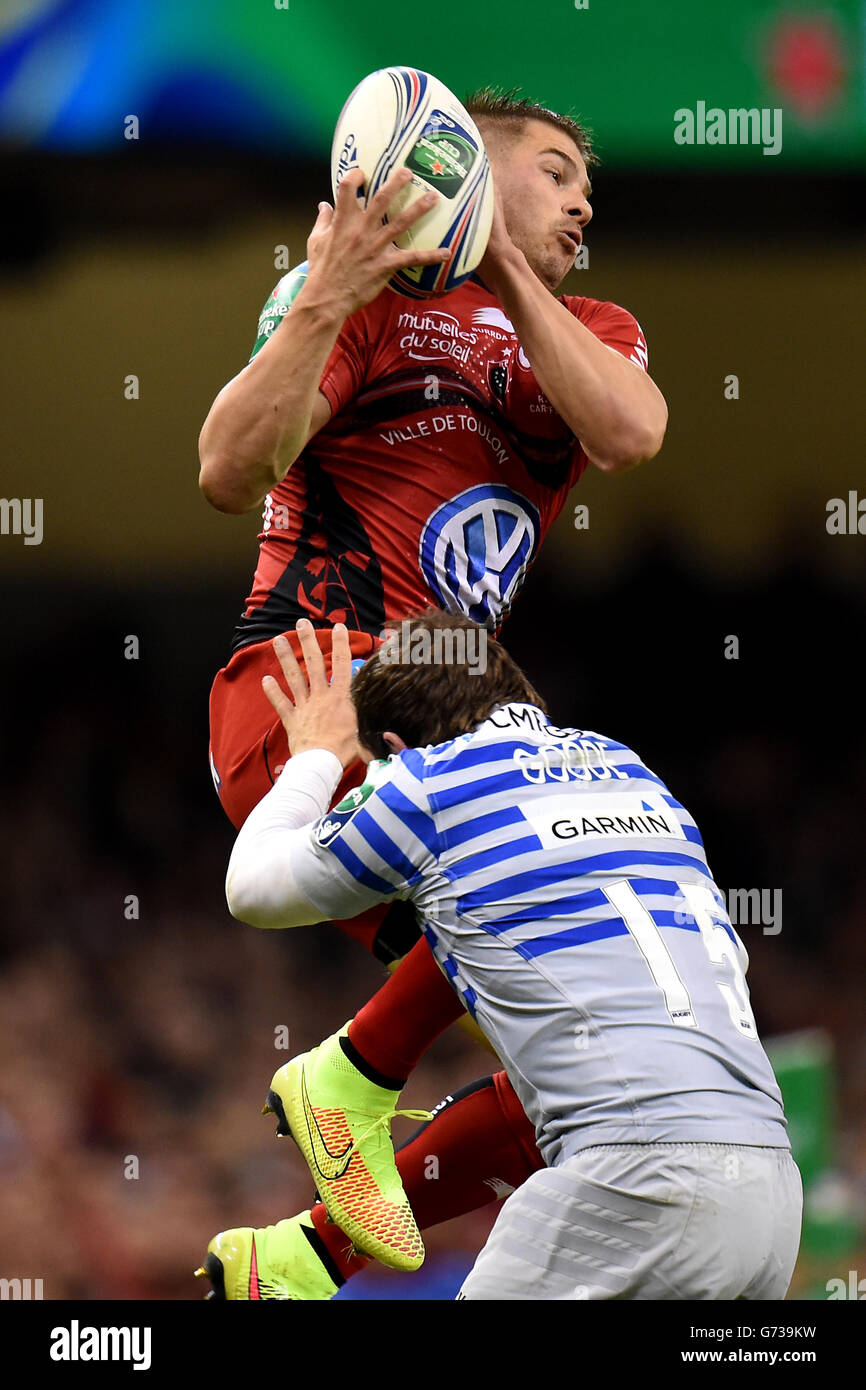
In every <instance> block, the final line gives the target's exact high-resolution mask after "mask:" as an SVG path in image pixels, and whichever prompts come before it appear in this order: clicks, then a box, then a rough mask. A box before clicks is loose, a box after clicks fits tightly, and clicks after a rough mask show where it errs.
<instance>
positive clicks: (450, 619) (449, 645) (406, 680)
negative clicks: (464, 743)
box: [352, 608, 547, 758]
mask: <svg viewBox="0 0 866 1390" xmlns="http://www.w3.org/2000/svg"><path fill="white" fill-rule="evenodd" d="M386 631H387V632H388V633H389V634H392V635H390V636H389V637H388V639H387V640H386V641H385V642H383V644H382V646H381V647H380V648H379V649H378V651H377V652H375V653H374V654H373V656H371V657H370V658H369V659H368V660H367V661H366V662H365V663H364V665H363V666H362V667H361V669H360V670H359V671H358V672H357V674H356V676H355V678H354V680H353V681H352V698H353V700H354V702H355V708H356V710H357V713H358V736H359V738H360V741H361V743H362V744H363V745H364V747H365V748H368V749H369V750H370V752H371V753H373V754H375V756H376V757H378V758H387V757H388V756H389V755H390V752H391V750H390V749H389V748H388V746H387V744H386V743H385V742H384V739H383V737H382V735H383V734H384V733H385V732H386V731H388V730H390V731H391V732H392V733H395V734H399V735H400V737H401V738H402V740H403V742H404V743H405V744H406V745H407V747H409V748H420V747H424V746H425V745H427V744H436V743H445V742H446V741H447V740H448V739H452V738H456V737H457V736H458V734H465V733H469V732H470V731H471V730H472V729H475V728H477V726H478V725H479V724H481V723H482V722H483V721H484V720H485V719H486V718H487V717H488V715H490V714H492V713H493V711H494V710H495V709H496V708H498V706H500V705H507V704H508V703H509V702H511V701H517V702H519V703H521V704H527V705H535V706H536V707H537V708H538V709H540V710H541V711H542V712H543V713H544V714H547V706H546V704H545V703H544V701H543V700H542V698H541V696H540V695H539V694H538V692H537V691H536V690H535V689H534V688H533V687H532V685H530V683H529V681H528V680H527V679H526V676H525V675H524V674H523V672H522V671H521V669H520V667H519V666H518V665H517V662H516V661H513V660H512V658H511V657H510V656H509V655H508V653H507V651H506V650H505V648H504V647H501V646H500V645H499V643H498V642H497V641H495V640H494V638H492V637H491V636H490V635H489V633H488V631H487V629H486V628H484V627H480V626H479V624H478V623H473V622H472V621H471V620H470V619H469V618H464V617H463V616H462V615H460V614H455V613H445V612H443V611H442V610H441V609H439V608H427V609H425V610H424V612H423V613H418V614H415V615H413V616H410V617H408V618H404V619H402V620H398V621H397V622H389V623H387V624H386ZM436 633H439V634H441V636H440V637H439V639H438V641H436V639H435V636H434V634H436ZM425 634H426V636H425ZM461 634H465V635H463V636H462V637H461ZM473 634H475V635H474V637H473ZM471 645H474V647H475V650H476V652H482V651H483V653H484V657H485V665H484V669H483V670H481V669H480V662H479V663H477V665H478V666H479V669H478V670H475V671H473V669H472V666H473V665H474V664H476V663H475V662H474V659H473V660H468V659H466V653H468V651H469V648H470V646H471ZM461 648H462V650H463V652H464V658H463V659H458V660H454V654H455V651H457V652H459V651H460V650H461ZM425 649H426V654H422V653H423V652H424V651H425Z"/></svg>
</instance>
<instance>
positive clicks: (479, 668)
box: [378, 618, 487, 676]
mask: <svg viewBox="0 0 866 1390" xmlns="http://www.w3.org/2000/svg"><path fill="white" fill-rule="evenodd" d="M379 636H380V638H381V639H382V645H381V647H380V648H379V653H378V655H379V660H380V661H381V662H382V663H383V664H384V665H386V666H465V667H467V669H468V671H469V674H470V676H483V675H484V672H485V671H486V670H487V629H486V628H483V627H472V628H463V627H457V628H450V627H442V628H434V629H433V631H432V632H431V631H430V630H429V629H428V628H425V627H416V628H414V629H413V627H412V623H411V620H409V619H407V618H404V620H403V621H402V623H401V624H400V627H399V629H398V628H393V627H392V628H385V629H384V630H383V631H382V632H380V634H379Z"/></svg>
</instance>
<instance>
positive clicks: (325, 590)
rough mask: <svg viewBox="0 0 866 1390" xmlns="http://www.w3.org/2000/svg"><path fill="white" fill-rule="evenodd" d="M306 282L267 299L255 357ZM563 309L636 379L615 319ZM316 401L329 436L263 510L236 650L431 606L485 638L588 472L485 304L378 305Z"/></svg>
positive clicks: (510, 330)
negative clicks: (458, 616)
mask: <svg viewBox="0 0 866 1390" xmlns="http://www.w3.org/2000/svg"><path fill="white" fill-rule="evenodd" d="M306 270H307V265H306V263H304V264H303V265H301V266H299V267H297V269H296V270H294V271H291V272H290V273H289V274H288V275H286V276H285V277H284V278H283V280H281V281H280V283H279V285H278V286H277V288H276V289H275V290H274V292H273V294H272V295H271V297H270V299H269V300H268V302H267V304H266V305H265V308H264V310H263V311H262V315H261V318H260V320H259V334H258V338H257V341H256V344H255V347H254V349H253V355H255V353H256V352H257V351H258V350H259V349H260V348H261V346H262V345H263V344H264V343H265V342H266V341H267V338H268V336H269V335H270V333H271V332H273V330H274V329H275V328H276V326H277V324H278V323H279V321H280V318H281V316H282V315H283V314H285V313H286V312H288V311H289V309H290V306H291V302H292V300H293V299H294V297H295V295H296V294H297V293H298V291H299V289H300V288H301V286H302V285H303V283H304V280H305V278H306ZM560 303H562V304H564V305H565V307H566V308H567V309H568V311H569V313H572V314H574V316H575V318H577V319H579V320H580V322H581V323H583V324H585V325H586V326H587V328H589V329H590V330H591V331H592V332H593V333H594V334H595V335H596V337H597V338H599V339H600V340H601V341H602V342H603V343H606V344H608V346H610V347H611V348H614V349H615V350H616V351H617V352H620V353H622V354H623V356H624V357H627V358H628V359H629V360H630V361H632V362H634V363H636V365H637V366H639V367H641V368H642V369H643V370H646V367H647V350H646V343H645V341H644V337H643V334H642V332H641V329H640V326H639V324H638V323H637V321H636V320H635V319H634V318H633V317H632V315H631V314H629V313H628V312H627V311H626V310H625V309H621V308H619V307H618V306H617V305H616V304H608V303H604V302H602V301H600V300H596V299H586V298H583V297H581V296H576V295H561V296H560ZM321 390H322V391H323V392H324V394H325V396H326V397H327V398H328V400H329V402H330V404H331V407H332V412H333V413H332V417H331V419H330V421H329V422H328V424H327V425H325V426H324V428H323V429H321V430H320V431H319V432H318V433H317V434H316V435H314V436H313V438H312V439H311V440H310V442H309V444H308V445H307V447H306V448H305V449H304V451H303V452H302V453H301V455H300V456H299V458H298V459H297V460H296V462H295V463H294V464H293V465H292V467H291V468H290V469H289V471H288V473H287V474H286V476H285V478H284V479H283V480H282V482H281V483H279V484H278V486H277V487H275V488H274V489H273V491H272V492H270V493H269V494H268V496H267V497H266V498H265V509H264V518H263V526H262V531H261V532H260V536H259V540H260V543H261V548H260V553H259V562H258V567H257V569H256V573H255V579H254V581H253V589H252V593H251V594H250V596H249V598H248V599H247V604H246V608H245V611H244V614H243V617H242V618H241V620H240V623H239V625H238V628H237V630H236V633H235V641H234V647H235V649H237V648H238V647H242V646H246V645H247V644H248V643H250V642H260V641H263V640H264V639H266V638H270V637H273V636H276V635H277V634H278V633H281V632H286V631H288V630H291V629H293V628H294V625H295V622H296V621H297V619H298V618H300V617H306V618H309V619H310V620H311V622H312V623H313V624H314V626H318V627H330V626H332V625H333V624H334V623H335V622H344V623H345V624H346V625H347V626H348V627H349V628H350V629H355V630H357V631H360V632H367V633H373V634H379V633H380V632H381V631H382V628H383V626H384V625H385V623H386V622H388V621H393V620H395V619H398V618H401V617H403V616H405V615H406V614H408V613H410V612H417V611H418V610H420V609H422V608H424V607H426V606H427V605H429V604H434V605H435V606H436V607H439V608H444V609H446V610H447V611H449V612H454V613H463V614H465V615H466V616H467V617H469V618H471V619H473V620H474V621H475V622H479V623H483V624H485V625H486V626H487V627H489V628H491V629H494V630H496V629H498V628H499V626H500V624H501V622H502V620H503V618H504V617H505V615H506V614H507V613H508V610H509V608H510V607H511V604H512V603H513V602H514V599H515V597H516V595H517V593H518V591H519V590H520V588H521V586H522V584H523V581H524V579H525V577H526V574H527V572H528V570H529V567H530V566H531V564H532V562H533V560H534V559H535V556H536V555H537V553H538V548H539V546H540V544H541V541H542V538H543V537H544V535H545V534H546V532H547V530H548V528H549V527H550V526H551V525H552V523H553V522H554V521H555V520H556V518H557V516H558V515H559V513H560V512H561V510H562V508H563V506H564V505H565V501H566V498H567V496H568V493H569V490H570V489H571V488H572V487H573V485H574V484H575V483H576V482H577V480H578V478H579V477H580V475H581V474H582V473H583V471H584V469H585V468H586V465H587V457H586V454H585V453H584V451H583V448H582V447H581V444H580V442H579V440H578V439H576V438H575V436H574V435H573V434H572V432H571V430H570V429H569V427H568V425H567V424H566V423H565V421H564V420H563V419H562V418H561V416H559V415H558V414H557V412H556V411H555V410H554V408H553V406H552V405H551V404H550V402H549V400H548V399H547V397H546V396H545V394H544V392H543V391H542V390H541V387H540V386H539V384H538V381H537V380H536V377H535V374H534V372H533V370H532V367H531V366H530V364H529V360H528V358H527V356H526V354H525V352H524V351H523V349H522V347H521V346H520V343H519V341H518V338H517V334H516V333H515V330H514V327H513V325H512V323H511V322H510V321H509V319H508V318H507V316H506V314H505V312H504V310H503V308H502V306H501V305H500V304H499V302H498V300H497V299H496V298H495V297H494V296H493V295H492V294H491V293H490V291H489V290H488V289H486V287H485V286H484V285H483V284H482V283H481V281H480V280H478V279H477V278H475V277H473V278H472V279H470V280H468V281H467V282H466V283H465V284H464V285H462V286H461V287H460V288H459V289H457V290H454V291H453V292H452V293H451V294H449V295H447V296H446V297H444V298H443V299H437V300H430V301H425V302H421V303H419V301H417V300H409V299H405V298H403V297H401V296H400V295H397V294H395V293H393V292H391V291H390V290H385V291H383V293H382V294H380V295H379V296H378V297H377V298H376V299H375V300H374V301H373V303H372V304H369V305H367V306H366V308H364V309H360V310H359V311H358V312H357V313H355V314H352V315H351V317H350V318H348V319H347V320H346V322H345V324H344V325H343V328H342V330H341V332H340V335H339V337H338V339H337V342H336V344H335V346H334V349H333V351H332V352H331V354H330V356H329V358H328V361H327V364H326V366H325V371H324V374H323V376H322V381H321Z"/></svg>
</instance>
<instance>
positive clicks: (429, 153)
mask: <svg viewBox="0 0 866 1390" xmlns="http://www.w3.org/2000/svg"><path fill="white" fill-rule="evenodd" d="M441 120H442V113H441V112H439V111H437V112H435V113H434V115H433V117H432V118H431V120H430V123H429V125H428V127H427V129H426V131H425V132H424V134H423V135H422V136H421V139H420V140H419V141H418V144H417V145H416V146H415V148H414V150H413V151H412V153H411V154H410V155H409V156H408V158H407V160H406V167H407V169H411V170H412V173H413V174H419V175H420V176H421V178H422V179H426V180H427V182H428V183H429V184H431V185H432V186H433V187H434V188H435V189H436V191H437V193H441V194H442V195H443V196H444V197H446V198H453V197H454V195H455V194H456V193H459V192H460V189H461V187H462V186H463V180H464V179H465V178H466V175H467V174H468V173H469V170H470V169H471V168H472V165H473V164H474V163H475V159H476V157H477V154H478V151H477V150H476V149H473V147H472V145H470V143H469V141H468V140H464V139H463V137H462V136H460V135H457V134H456V132H455V133H452V132H451V131H448V132H447V133H445V132H443V131H441V130H439V129H437V125H438V124H439V122H440V121H441ZM449 124H451V123H450V122H449Z"/></svg>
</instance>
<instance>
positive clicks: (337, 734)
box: [262, 618, 359, 768]
mask: <svg viewBox="0 0 866 1390" xmlns="http://www.w3.org/2000/svg"><path fill="white" fill-rule="evenodd" d="M296 631H297V634H298V637H299V639H300V643H301V652H302V654H303V657H304V664H305V666H306V668H307V670H306V675H305V674H304V672H303V671H302V670H301V667H300V666H299V664H298V661H297V659H296V657H295V654H294V652H293V651H292V648H291V646H290V644H289V642H288V640H287V638H285V637H275V638H274V641H273V648H274V654H275V655H276V658H277V660H278V662H279V663H280V669H281V671H282V673H283V675H284V677H285V681H286V685H287V686H288V689H289V692H290V694H291V699H290V698H289V696H288V695H287V694H286V692H285V691H284V690H283V688H282V687H281V685H280V683H279V681H278V680H276V679H275V677H274V676H264V677H263V679H262V689H263V690H264V692H265V694H266V695H267V697H268V699H269V700H270V702H271V704H272V705H273V707H274V709H275V710H276V712H277V714H278V715H279V716H280V719H281V721H282V725H283V728H284V729H285V731H286V734H287V736H288V740H289V752H290V753H291V754H292V756H293V757H294V756H295V754H297V753H305V752H307V751H308V750H309V749H311V748H327V749H328V750H329V752H331V753H335V754H336V756H337V757H338V758H339V759H340V762H341V763H342V764H343V767H344V768H345V767H348V766H349V764H350V763H353V762H355V761H356V759H357V758H358V756H359V753H358V721H357V717H356V715H355V706H354V704H353V703H352V697H351V695H350V693H349V688H350V686H351V684H352V652H351V648H350V647H349V634H348V631H347V630H346V627H345V624H344V623H336V624H335V626H334V630H333V633H332V636H331V673H332V674H331V680H330V682H329V680H328V676H327V672H326V671H325V658H324V655H323V653H322V649H321V647H320V646H319V644H318V642H317V641H316V634H315V630H314V628H313V625H312V623H310V622H308V621H307V619H306V618H301V619H300V620H299V621H298V623H297V624H296Z"/></svg>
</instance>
